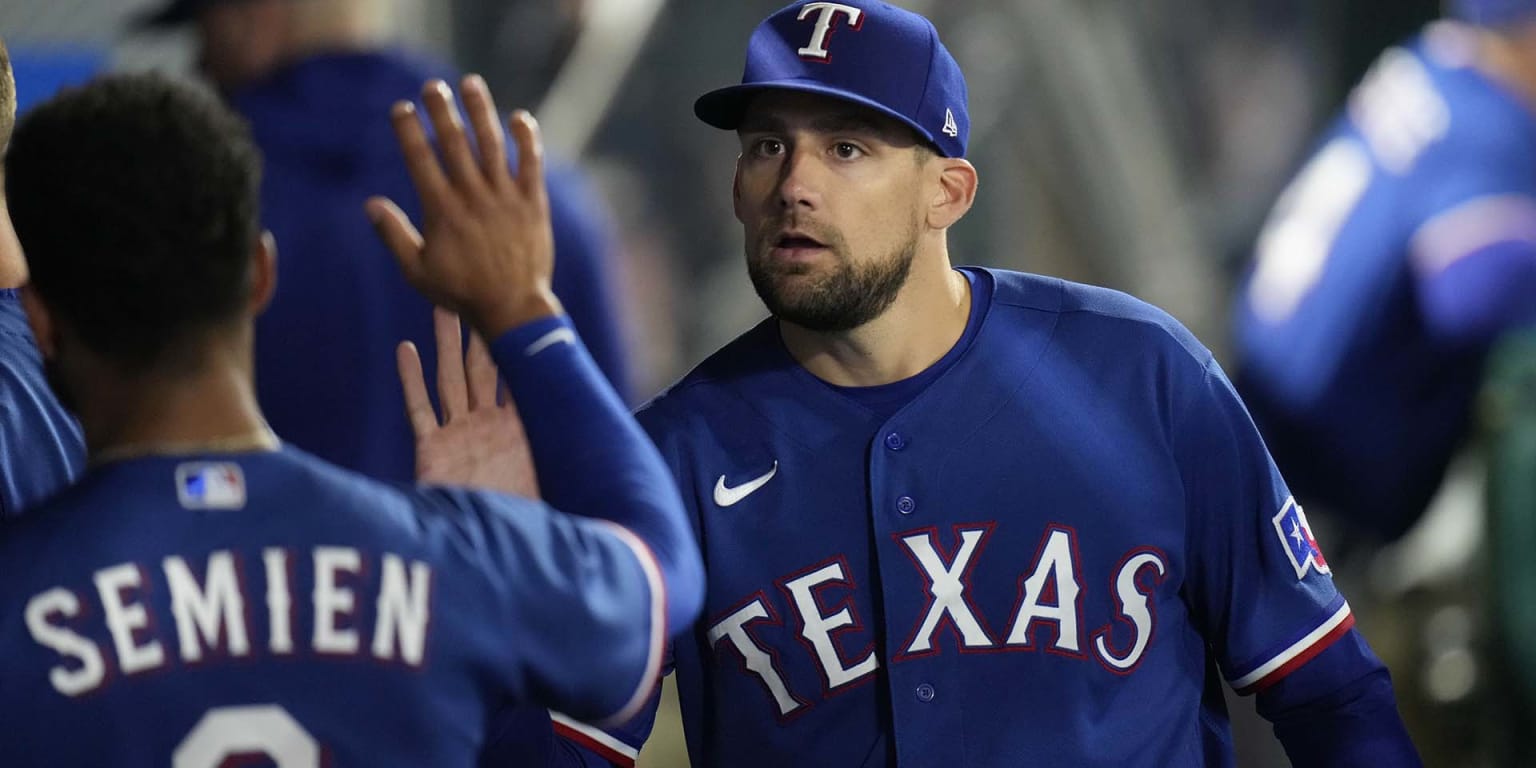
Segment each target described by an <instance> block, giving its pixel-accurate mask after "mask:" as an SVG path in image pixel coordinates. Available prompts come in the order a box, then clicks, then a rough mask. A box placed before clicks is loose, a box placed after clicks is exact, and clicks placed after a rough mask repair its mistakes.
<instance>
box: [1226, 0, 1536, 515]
mask: <svg viewBox="0 0 1536 768" xmlns="http://www.w3.org/2000/svg"><path fill="white" fill-rule="evenodd" d="M1449 7H1450V8H1451V12H1452V16H1453V19H1451V20H1446V21H1441V22H1437V23H1435V24H1432V25H1431V26H1430V27H1428V28H1427V29H1426V30H1425V31H1424V32H1423V34H1421V35H1420V36H1418V37H1417V38H1415V39H1414V40H1411V41H1409V42H1408V43H1406V44H1405V45H1404V46H1402V47H1398V48H1392V49H1390V50H1388V51H1387V52H1386V53H1384V54H1383V55H1382V56H1381V58H1380V59H1379V60H1378V61H1377V63H1376V64H1375V66H1374V67H1373V68H1372V70H1371V72H1370V73H1369V74H1368V75H1367V76H1366V78H1365V80H1364V82H1362V83H1361V84H1360V86H1359V87H1358V88H1356V89H1355V91H1354V93H1353V94H1352V95H1351V96H1350V99H1349V105H1348V107H1347V109H1345V111H1344V113H1343V114H1342V115H1341V116H1340V117H1339V119H1338V122H1337V123H1336V125H1335V126H1334V127H1333V129H1332V131H1331V132H1330V133H1329V134H1328V135H1327V136H1326V137H1325V138H1324V139H1323V141H1322V143H1321V147H1320V148H1319V149H1318V150H1317V153H1316V154H1315V155H1314V156H1313V158H1312V160H1311V162H1310V163H1308V165H1307V166H1306V167H1305V169H1304V170H1302V172H1301V174H1300V175H1299V176H1298V177H1297V179H1296V180H1295V181H1294V182H1293V183H1292V185H1291V187H1290V188H1289V190H1287V191H1286V192H1285V194H1284V196H1283V197H1282V199H1281V200H1280V201H1279V203H1278V204H1277V206H1276V208H1275V210H1274V212H1273V213H1272V215H1271V218H1270V221H1269V223H1268V225H1267V227H1266V229H1265V231H1264V233H1263V235H1262V236H1261V238H1260V241H1259V243H1258V248H1257V259H1256V263H1255V266H1254V269H1253V271H1252V274H1251V275H1250V277H1249V278H1248V280H1247V284H1246V286H1245V288H1244V291H1243V294H1242V298H1241V302H1240V306H1239V308H1238V312H1237V333H1236V334H1235V335H1236V338H1237V346H1238V351H1239V352H1240V354H1241V357H1242V363H1241V367H1240V368H1239V373H1238V376H1237V380H1238V382H1239V385H1240V389H1241V390H1242V392H1243V395H1244V397H1245V399H1246V400H1247V402H1248V403H1249V405H1250V406H1251V407H1252V408H1253V412H1254V416H1255V419H1256V420H1257V421H1258V423H1259V426H1260V429H1261V431H1262V432H1263V433H1264V437H1265V440H1266V441H1267V442H1268V443H1269V446H1270V448H1271V450H1272V451H1273V452H1274V455H1275V457H1276V458H1277V459H1278V460H1279V462H1280V465H1281V466H1283V467H1285V470H1286V476H1287V478H1288V479H1290V481H1291V482H1292V483H1293V484H1294V487H1295V489H1296V491H1297V493H1298V494H1299V495H1300V496H1302V497H1303V498H1305V499H1308V500H1315V501H1317V502H1318V503H1320V504H1325V505H1326V506H1327V507H1329V508H1330V509H1332V510H1335V511H1337V512H1338V513H1339V514H1341V515H1343V516H1345V517H1347V518H1348V519H1349V520H1351V521H1353V522H1355V523H1358V524H1359V526H1360V527H1361V529H1362V530H1366V531H1370V532H1373V533H1375V534H1377V535H1379V536H1380V537H1384V538H1393V537H1396V536H1398V535H1400V534H1401V533H1402V532H1403V531H1405V530H1406V529H1407V528H1408V526H1409V525H1411V524H1412V523H1413V522H1414V521H1415V520H1416V519H1417V518H1418V516H1419V514H1420V513H1421V512H1422V511H1423V510H1424V507H1425V505H1426V504H1427V502H1428V501H1429V499H1430V497H1431V496H1432V495H1433V493H1434V491H1435V490H1436V489H1437V488H1438V487H1439V485H1440V481H1441V477H1442V475H1443V474H1444V472H1445V469H1446V466H1447V464H1448V463H1449V460H1450V458H1451V456H1452V455H1453V453H1454V452H1455V450H1456V449H1457V448H1458V447H1459V444H1460V442H1461V440H1462V438H1463V436H1464V435H1465V434H1466V432H1467V429H1468V423H1469V418H1470V416H1471V413H1470V411H1471V408H1470V406H1471V402H1472V399H1473V394H1474V392H1475V390H1476V389H1477V387H1478V384H1479V382H1480V381H1481V379H1482V372H1483V362H1484V359H1485V357H1486V355H1487V351H1488V349H1489V347H1490V345H1491V344H1492V342H1493V341H1494V340H1495V339H1496V338H1497V337H1498V336H1500V335H1501V334H1503V333H1504V332H1506V331H1509V330H1512V329H1515V328H1518V327H1522V326H1530V325H1533V324H1536V109H1533V108H1532V106H1531V98H1532V94H1536V2H1531V1H1530V0H1456V2H1452V3H1450V5H1449Z"/></svg>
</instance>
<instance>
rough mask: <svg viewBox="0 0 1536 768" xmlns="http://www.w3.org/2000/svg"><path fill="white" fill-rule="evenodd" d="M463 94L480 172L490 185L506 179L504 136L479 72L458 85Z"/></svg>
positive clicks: (489, 94) (505, 139) (493, 103)
mask: <svg viewBox="0 0 1536 768" xmlns="http://www.w3.org/2000/svg"><path fill="white" fill-rule="evenodd" d="M459 88H460V91H461V92H462V93H463V94H464V111H465V112H467V113H468V114H469V124H470V125H471V126H472V127H473V128H474V129H475V143H476V144H477V145H479V147H480V172H481V173H482V174H484V175H485V179H486V180H487V181H489V182H490V183H491V184H492V185H493V186H494V185H496V184H499V183H502V182H503V181H504V180H506V179H507V137H506V134H505V133H503V132H502V129H501V118H500V117H499V116H497V114H496V101H495V99H493V98H491V89H490V88H489V87H488V86H486V84H485V79H484V78H482V77H480V76H479V75H469V76H468V77H465V78H464V81H463V82H462V83H461V84H460V86H459Z"/></svg>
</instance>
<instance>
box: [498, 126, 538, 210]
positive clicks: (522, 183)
mask: <svg viewBox="0 0 1536 768" xmlns="http://www.w3.org/2000/svg"><path fill="white" fill-rule="evenodd" d="M507 125H508V127H509V128H510V129H511V131H512V140H513V141H515V142H517V184H518V186H519V187H522V190H523V194H526V195H529V196H530V197H533V198H534V199H542V197H543V195H544V139H543V138H542V137H541V136H540V135H539V123H538V121H537V120H534V119H533V115H532V114H531V113H529V112H528V110H525V109H519V110H517V111H516V112H513V113H512V118H511V119H510V120H508V121H507Z"/></svg>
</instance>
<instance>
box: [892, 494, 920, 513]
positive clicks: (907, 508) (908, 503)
mask: <svg viewBox="0 0 1536 768" xmlns="http://www.w3.org/2000/svg"><path fill="white" fill-rule="evenodd" d="M916 509H917V502H915V501H913V500H912V497H911V496H903V497H901V498H899V499H897V500H896V511H897V512H900V513H902V514H903V515H910V514H912V512H913V511H915V510H916Z"/></svg>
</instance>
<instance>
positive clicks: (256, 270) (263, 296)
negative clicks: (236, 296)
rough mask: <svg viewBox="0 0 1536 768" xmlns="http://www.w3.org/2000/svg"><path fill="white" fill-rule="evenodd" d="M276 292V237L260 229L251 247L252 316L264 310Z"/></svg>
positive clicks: (250, 301) (250, 302)
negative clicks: (259, 233)
mask: <svg viewBox="0 0 1536 768" xmlns="http://www.w3.org/2000/svg"><path fill="white" fill-rule="evenodd" d="M276 292H277V238H275V237H273V236H272V233H271V232H270V231H268V230H262V232H261V235H260V236H259V237H257V238H256V243H255V246H254V247H253V248H251V295H250V299H249V306H250V310H251V315H252V316H253V317H254V316H256V315H259V314H261V313H262V312H264V311H266V309H267V305H268V304H271V303H272V294H274V293H276Z"/></svg>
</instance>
